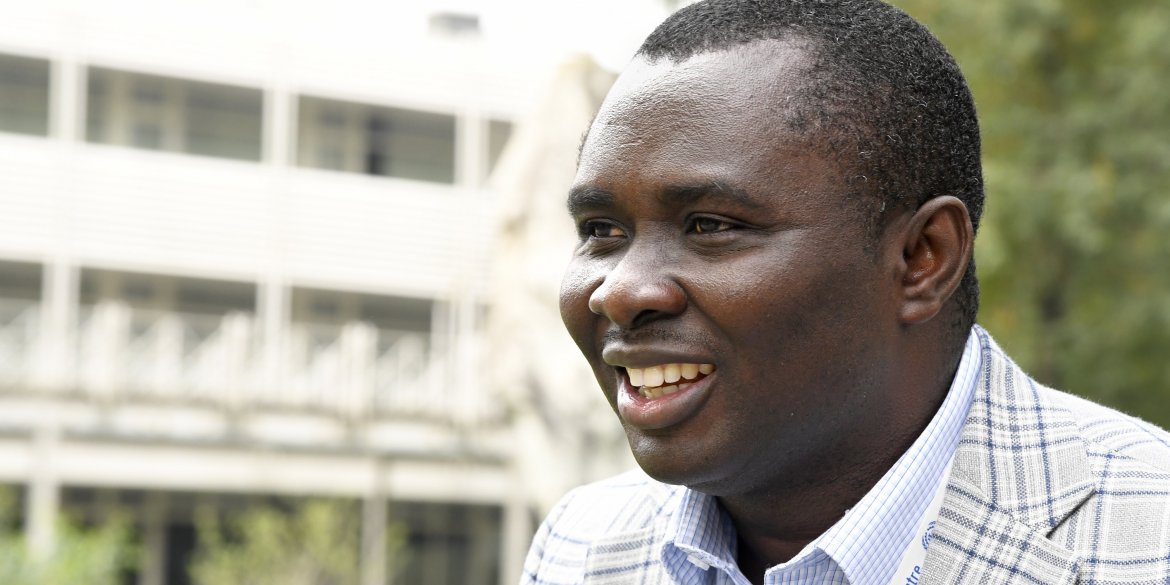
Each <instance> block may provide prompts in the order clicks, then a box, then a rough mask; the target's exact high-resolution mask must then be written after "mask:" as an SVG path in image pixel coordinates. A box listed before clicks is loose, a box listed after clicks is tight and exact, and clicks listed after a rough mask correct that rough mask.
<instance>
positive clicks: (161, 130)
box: [86, 67, 263, 161]
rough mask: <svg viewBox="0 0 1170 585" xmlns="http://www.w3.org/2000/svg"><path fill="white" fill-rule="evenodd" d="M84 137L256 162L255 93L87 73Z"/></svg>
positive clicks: (258, 120)
mask: <svg viewBox="0 0 1170 585" xmlns="http://www.w3.org/2000/svg"><path fill="white" fill-rule="evenodd" d="M86 94H87V103H86V137H87V139H88V140H89V141H90V142H99V143H103V144H117V145H122V146H132V147H135V148H144V149H148V150H166V151H170V152H185V153H188V154H199V155H205V156H215V157H221V158H233V159H239V160H254V161H258V160H260V152H261V134H262V127H263V96H262V93H261V91H260V90H258V89H253V88H247V87H236V86H231V85H222V84H218V83H206V82H201V81H189V80H185V79H175V78H172V77H160V76H157V75H146V74H142V73H131V72H128V71H117V70H113V69H104V68H101V67H91V68H90V69H89V85H88V87H87V91H86Z"/></svg>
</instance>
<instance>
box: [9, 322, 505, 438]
mask: <svg viewBox="0 0 1170 585" xmlns="http://www.w3.org/2000/svg"><path fill="white" fill-rule="evenodd" d="M40 315H41V311H40V306H39V305H38V304H37V303H35V302H28V301H14V300H10V299H0V388H3V389H4V390H5V391H8V392H26V393H52V394H61V393H65V394H73V395H76V396H78V397H81V398H83V399H85V400H87V401H92V402H95V403H103V404H117V403H126V402H162V403H184V404H201V405H207V406H213V407H215V408H219V409H222V410H225V411H229V412H237V413H247V412H255V411H272V410H291V411H305V412H311V413H317V414H327V415H330V416H335V417H340V418H343V419H346V420H352V421H359V420H366V419H372V418H385V417H395V416H409V417H425V418H433V419H439V420H446V421H452V422H473V421H478V420H483V419H485V418H490V416H489V413H488V412H487V411H486V410H484V408H483V406H484V405H486V401H480V400H470V401H469V400H467V399H466V398H467V397H468V396H475V395H477V394H479V393H473V392H466V391H461V390H460V389H459V387H458V378H460V377H459V376H456V375H454V373H455V372H456V371H458V370H459V369H460V368H467V367H471V362H472V359H471V356H468V355H466V352H464V353H463V354H462V355H455V352H448V351H440V350H439V349H437V347H436V344H434V343H432V339H431V336H430V335H428V334H425V333H418V332H409V331H394V330H387V329H378V328H376V327H374V326H372V325H370V324H368V323H364V322H349V323H345V324H343V325H337V326H324V325H313V324H305V323H291V324H287V326H286V327H285V328H284V331H285V335H283V336H281V338H279V339H272V338H267V337H265V336H264V335H263V334H262V329H261V328H260V327H259V324H258V323H257V320H256V319H255V318H254V317H253V316H252V315H250V314H246V313H239V312H233V313H228V314H225V315H221V316H217V315H199V314H186V313H177V312H170V311H153V310H144V309H137V308H131V307H129V306H127V305H126V304H123V303H119V302H103V303H99V304H97V305H93V306H86V307H81V308H80V310H79V311H78V317H77V319H76V322H75V324H74V325H75V326H74V328H73V329H72V331H70V332H69V338H70V339H72V342H71V343H69V344H67V347H70V348H72V349H70V350H67V353H68V354H69V355H63V356H59V357H60V358H61V359H57V360H53V359H50V360H48V361H49V362H50V363H55V364H60V365H64V367H65V368H66V369H68V370H69V371H66V372H64V373H60V374H58V375H55V376H52V377H48V378H46V377H45V376H39V377H38V376H37V367H38V363H39V364H41V367H43V364H44V363H45V362H46V360H44V359H41V360H38V357H42V358H43V357H44V353H45V352H46V351H52V350H51V349H47V348H46V347H45V346H44V344H43V343H41V339H40V338H41V325H42V324H41V322H40ZM445 345H448V346H463V347H466V345H467V344H451V343H448V344H445ZM38 352H40V353H39V354H38ZM464 371H468V370H464ZM462 378H463V379H466V376H463V377H462ZM45 380H52V381H51V382H46V381H45Z"/></svg>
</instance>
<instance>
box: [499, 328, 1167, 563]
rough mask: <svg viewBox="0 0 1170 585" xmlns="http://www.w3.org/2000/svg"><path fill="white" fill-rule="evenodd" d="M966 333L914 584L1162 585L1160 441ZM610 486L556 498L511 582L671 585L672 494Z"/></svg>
mask: <svg viewBox="0 0 1170 585" xmlns="http://www.w3.org/2000/svg"><path fill="white" fill-rule="evenodd" d="M976 332H977V334H978V335H979V341H980V346H981V348H982V349H981V351H982V358H983V359H982V370H981V371H980V372H979V375H978V381H977V384H978V388H977V389H976V391H975V398H974V403H973V404H972V405H971V410H970V412H969V414H968V417H967V421H966V423H965V426H964V428H963V432H962V438H961V440H960V443H959V446H958V450H957V451H956V453H955V462H954V467H953V469H952V471H951V475H950V478H949V479H948V483H947V487H946V495H945V499H944V500H943V506H942V510H941V513H940V515H939V519H938V521H937V524H936V526H935V528H934V532H933V537H932V540H931V542H930V548H929V549H928V551H927V555H926V560H925V562H924V564H923V573H922V578H921V580H920V581H919V583H920V584H922V583H925V584H936V583H937V584H943V583H946V584H950V583H961V584H968V583H971V584H975V583H980V584H991V585H1061V584H1073V583H1079V584H1081V585H1114V584H1117V585H1120V584H1129V585H1133V584H1146V585H1155V584H1157V585H1170V434H1168V433H1167V432H1166V431H1164V430H1162V429H1159V428H1157V427H1155V426H1153V425H1150V424H1148V423H1145V422H1142V421H1140V420H1137V419H1134V418H1132V417H1129V416H1126V415H1123V414H1121V413H1118V412H1116V411H1113V410H1110V409H1108V408H1105V407H1103V406H1100V405H1097V404H1094V403H1092V402H1089V401H1087V400H1084V399H1081V398H1077V397H1074V396H1071V395H1069V394H1065V393H1063V392H1059V391H1056V390H1053V389H1050V388H1046V387H1044V386H1041V385H1040V384H1038V383H1036V382H1035V381H1034V380H1032V379H1031V378H1029V377H1028V376H1027V375H1026V374H1024V372H1023V371H1022V370H1020V369H1019V367H1017V366H1016V365H1015V364H1014V363H1013V362H1012V361H1011V360H1010V359H1009V358H1008V357H1007V356H1006V355H1005V354H1004V353H1003V351H1002V350H1000V349H999V347H998V346H996V344H995V342H994V341H992V340H991V338H990V336H989V335H987V333H986V332H985V331H983V330H981V329H978V328H977V329H976ZM1168 407H1170V406H1168ZM622 477H623V479H619V480H617V481H615V480H610V481H607V482H601V483H599V484H594V485H592V486H586V487H583V488H578V489H577V490H574V492H572V493H570V495H569V496H566V498H565V500H563V501H562V504H561V505H560V506H558V507H557V509H555V510H554V511H553V512H552V513H551V514H550V515H549V518H548V520H546V521H545V523H544V524H543V525H542V526H541V528H540V530H539V532H538V533H537V535H536V538H535V540H534V542H533V546H532V549H531V550H530V552H529V555H528V559H527V561H526V562H525V566H524V575H523V577H522V579H521V582H522V583H524V584H540V585H554V584H555V585H568V584H583V583H589V584H603V583H604V584H619V583H620V584H642V583H662V584H666V583H670V582H671V579H670V577H669V575H668V573H667V571H665V570H664V568H663V567H662V565H661V558H660V557H661V552H660V551H661V548H662V543H663V539H664V538H665V534H664V530H663V529H664V527H665V526H666V524H667V520H668V519H669V518H668V516H669V514H670V513H671V512H672V510H671V509H670V507H669V506H665V505H664V504H665V503H666V500H667V499H668V498H669V496H670V494H671V493H672V492H673V490H677V489H680V488H677V487H675V486H666V485H663V484H659V483H657V482H655V481H653V480H650V479H648V478H646V477H645V476H644V475H639V476H637V477H638V479H637V480H633V481H632V480H631V479H630V478H631V477H632V476H630V475H626V476H622Z"/></svg>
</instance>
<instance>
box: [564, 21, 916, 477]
mask: <svg viewBox="0 0 1170 585" xmlns="http://www.w3.org/2000/svg"><path fill="white" fill-rule="evenodd" d="M803 63H804V61H803V54H802V52H801V50H800V49H799V48H795V47H793V46H792V45H789V44H785V43H780V42H767V43H753V44H751V45H747V46H744V47H741V48H738V49H734V50H729V51H723V52H717V53H709V54H703V55H698V56H696V57H694V58H692V59H690V60H688V61H686V62H683V63H681V64H677V65H676V64H672V63H669V62H667V61H665V60H664V61H662V62H659V63H656V64H653V65H651V64H648V63H646V62H643V61H637V62H635V63H634V64H633V65H632V66H631V67H630V69H629V70H628V71H627V72H625V73H623V75H622V77H621V78H620V79H619V80H618V82H617V84H616V85H615V87H614V89H613V90H612V91H611V93H610V95H609V96H608V97H607V99H606V102H605V104H604V105H603V106H602V109H601V111H600V112H599V113H598V116H597V118H596V120H595V122H594V124H593V126H592V128H591V130H590V133H589V137H588V139H587V141H586V142H585V144H584V146H583V150H582V153H581V162H580V166H579V168H578V172H577V176H576V178H575V180H574V184H573V187H572V190H571V194H570V208H571V211H572V213H573V217H574V220H575V221H576V223H577V225H578V229H579V230H580V238H581V239H580V243H579V245H578V247H577V249H576V251H575V253H574V256H573V258H572V261H571V262H570V264H569V267H568V270H567V273H566V275H565V278H564V281H563V283H562V288H561V315H562V317H563V319H564V321H565V324H566V326H567V327H568V330H569V333H570V334H571V335H572V337H573V339H574V340H575V341H576V343H577V345H578V347H580V349H581V351H582V352H583V353H584V355H585V357H586V358H587V359H588V360H589V362H590V364H591V366H592V368H593V372H594V375H595V376H596V378H597V381H598V382H599V383H600V385H601V387H602V390H603V391H604V393H605V395H606V397H607V398H608V400H609V402H610V404H611V405H612V406H613V407H614V410H615V411H616V412H617V414H618V417H619V419H621V422H622V425H623V426H624V428H625V431H626V434H627V436H628V438H629V442H630V446H631V448H632V450H633V453H634V456H635V458H636V459H637V460H638V463H639V464H640V465H641V466H642V468H643V469H645V470H646V471H647V473H649V474H650V475H651V476H653V477H655V478H657V479H660V480H662V481H665V482H669V483H678V484H684V485H688V486H691V487H694V488H696V489H700V490H702V491H705V492H708V493H712V494H715V495H729V494H732V493H744V492H748V491H751V490H759V489H769V486H775V485H777V483H776V482H777V481H780V482H784V481H788V482H797V483H799V482H801V481H803V479H802V478H804V479H808V478H809V476H808V473H809V471H808V470H809V469H816V467H817V466H818V465H820V464H822V463H825V462H826V461H825V458H836V457H838V456H839V455H840V454H843V453H845V452H846V450H851V449H858V448H861V449H864V448H865V445H858V444H857V442H858V440H859V439H858V437H868V438H871V439H872V433H867V432H863V431H864V430H866V429H868V430H872V429H874V428H876V427H880V426H881V424H882V422H881V421H882V417H883V416H886V415H887V414H888V409H889V408H890V406H889V405H890V404H891V401H890V397H889V396H885V395H884V394H885V393H886V392H885V390H883V389H885V388H888V387H889V386H890V384H888V383H886V382H888V381H889V380H890V379H891V378H892V372H890V371H888V370H889V368H888V367H887V366H886V365H885V364H887V363H889V362H890V361H891V360H890V359H889V353H890V352H891V351H892V349H891V346H892V344H891V343H889V342H890V340H891V337H892V336H893V335H895V334H896V332H897V328H898V324H897V323H896V319H895V317H894V316H893V313H894V311H893V310H892V309H891V308H890V307H892V306H893V303H894V302H895V301H896V298H895V297H896V295H895V294H894V290H895V288H896V287H895V285H896V282H894V281H895V280H896V278H895V277H894V276H893V275H894V273H895V270H894V268H893V266H892V264H891V262H892V261H891V260H887V259H886V258H887V256H890V255H889V254H886V253H885V252H886V251H888V249H889V248H890V245H889V244H888V243H886V242H884V241H879V242H878V243H877V247H878V248H877V249H878V253H877V254H876V256H875V255H874V254H873V253H871V252H869V251H867V249H866V244H867V243H868V241H867V240H866V235H865V229H864V227H863V226H862V222H861V215H860V212H859V211H857V206H856V204H855V203H853V202H850V201H848V200H847V197H848V194H847V193H846V188H845V183H844V177H843V171H842V170H841V167H840V166H839V165H838V164H837V163H836V162H833V161H831V160H830V159H827V158H825V157H824V156H823V155H821V154H818V153H819V152H821V151H820V149H813V150H810V149H809V148H807V146H808V144H809V142H808V137H802V136H798V135H796V134H794V133H791V132H789V131H788V130H786V129H785V128H784V127H783V126H782V125H781V124H779V123H777V122H775V120H777V119H778V118H779V117H780V116H779V114H780V112H781V109H782V107H783V104H784V101H785V99H786V96H787V95H791V94H793V93H795V92H794V91H793V89H792V88H793V83H792V82H791V80H792V79H796V77H794V76H797V75H800V72H801V70H802V64H803ZM812 139H813V140H816V137H815V136H813V138H812ZM672 364H677V365H678V367H677V368H676V367H675V366H674V365H672ZM700 365H702V367H701V368H700V367H699V366H700ZM711 366H713V371H711V372H710V373H709V374H706V375H704V374H703V373H702V372H704V371H709V370H711V369H712V368H711ZM655 368H657V369H658V370H661V371H662V372H663V374H664V375H665V376H667V377H668V380H667V381H664V382H661V385H660V386H657V387H656V388H639V387H637V384H638V383H639V382H640V383H641V384H643V385H648V386H654V384H656V383H659V380H658V379H657V378H658V376H659V374H658V372H657V370H656V369H655ZM675 370H677V371H678V373H675ZM696 370H699V372H697V373H696ZM631 375H633V377H634V380H633V383H631ZM680 375H681V376H683V377H682V378H679V381H678V382H675V383H673V384H671V383H670V382H669V378H675V377H678V376H680ZM639 378H641V380H639ZM854 456H855V455H854ZM809 466H812V467H809ZM810 481H811V480H810Z"/></svg>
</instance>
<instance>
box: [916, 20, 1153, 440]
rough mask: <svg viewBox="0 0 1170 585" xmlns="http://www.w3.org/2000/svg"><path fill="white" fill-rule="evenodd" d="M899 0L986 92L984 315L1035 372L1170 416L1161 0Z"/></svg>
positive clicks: (980, 98) (1145, 414) (979, 93)
mask: <svg viewBox="0 0 1170 585" xmlns="http://www.w3.org/2000/svg"><path fill="white" fill-rule="evenodd" d="M895 3H896V4H898V5H899V6H901V7H902V8H903V9H905V10H906V11H907V12H909V13H910V14H912V15H914V16H915V17H916V18H918V19H919V20H921V21H923V22H925V23H926V24H927V25H928V26H929V27H930V28H931V30H932V31H934V32H935V34H936V35H938V36H939V38H941V39H942V40H943V42H944V43H946V45H947V46H948V48H950V50H951V52H952V53H953V54H954V55H955V57H956V59H957V60H958V61H959V64H960V65H961V66H962V67H963V70H964V72H965V73H966V75H967V77H968V80H969V81H970V84H971V89H972V92H973V93H974V95H975V100H976V103H977V105H978V107H979V112H980V118H981V121H982V126H983V135H984V153H983V154H984V157H983V158H984V169H985V174H986V179H987V194H988V200H987V215H986V216H985V218H984V222H983V226H982V227H981V230H980V235H979V238H978V241H977V244H976V257H977V258H978V269H979V277H980V281H981V284H982V287H983V308H982V309H981V311H980V317H979V320H980V322H981V323H983V324H984V326H986V327H987V328H988V329H989V330H990V331H991V332H992V333H993V334H994V335H995V336H996V338H997V339H998V340H999V342H1000V343H1001V344H1002V345H1004V347H1005V348H1006V349H1007V350H1008V352H1009V353H1011V354H1012V355H1013V356H1014V357H1015V358H1016V359H1017V360H1019V361H1020V363H1021V365H1023V366H1024V367H1025V369H1027V370H1029V371H1030V372H1032V373H1033V374H1034V375H1036V376H1037V377H1038V378H1039V379H1040V380H1041V381H1042V382H1045V383H1047V384H1050V385H1053V386H1057V387H1061V388H1064V389H1067V390H1070V391H1073V392H1076V393H1078V394H1082V395H1084V396H1088V397H1090V398H1093V399H1095V400H1099V401H1102V402H1105V403H1107V404H1111V405H1113V406H1115V407H1117V408H1120V409H1122V410H1125V411H1127V412H1130V413H1133V414H1136V415H1139V416H1141V417H1142V418H1145V419H1147V420H1151V421H1153V422H1156V423H1158V424H1160V425H1162V426H1170V356H1168V352H1170V184H1168V183H1170V180H1168V177H1170V91H1167V89H1168V88H1167V85H1166V81H1165V74H1166V73H1167V72H1170V43H1166V42H1165V40H1164V37H1165V32H1166V31H1167V30H1170V3H1167V2H1165V1H1164V0H1125V1H1123V2H1100V1H1098V0H981V1H980V2H954V1H952V0H895Z"/></svg>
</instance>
